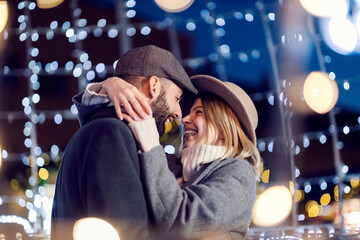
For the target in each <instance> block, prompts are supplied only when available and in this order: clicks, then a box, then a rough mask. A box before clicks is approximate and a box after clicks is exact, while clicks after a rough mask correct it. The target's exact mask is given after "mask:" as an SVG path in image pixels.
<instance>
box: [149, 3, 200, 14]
mask: <svg viewBox="0 0 360 240" xmlns="http://www.w3.org/2000/svg"><path fill="white" fill-rule="evenodd" d="M154 1H155V3H156V4H157V5H158V6H159V7H160V8H161V9H163V10H164V11H166V12H174V13H176V12H182V11H185V10H186V9H188V8H189V7H190V6H191V4H193V2H194V0H154Z"/></svg>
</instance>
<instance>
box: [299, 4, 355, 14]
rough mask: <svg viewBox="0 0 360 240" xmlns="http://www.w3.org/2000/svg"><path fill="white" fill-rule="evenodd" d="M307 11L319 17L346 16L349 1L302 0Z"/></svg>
mask: <svg viewBox="0 0 360 240" xmlns="http://www.w3.org/2000/svg"><path fill="white" fill-rule="evenodd" d="M300 3H301V5H302V6H303V7H304V8H305V10H306V11H308V12H309V13H311V14H312V15H314V16H317V17H334V16H340V17H344V16H346V14H347V12H348V9H349V2H348V1H347V0H300Z"/></svg>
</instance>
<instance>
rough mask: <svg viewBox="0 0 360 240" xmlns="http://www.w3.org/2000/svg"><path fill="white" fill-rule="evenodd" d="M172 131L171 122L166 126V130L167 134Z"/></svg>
mask: <svg viewBox="0 0 360 240" xmlns="http://www.w3.org/2000/svg"><path fill="white" fill-rule="evenodd" d="M171 129H172V123H171V122H169V123H168V124H167V125H166V128H165V133H168V132H170V131H171Z"/></svg>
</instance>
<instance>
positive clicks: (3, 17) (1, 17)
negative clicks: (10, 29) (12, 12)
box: [0, 1, 9, 32]
mask: <svg viewBox="0 0 360 240" xmlns="http://www.w3.org/2000/svg"><path fill="white" fill-rule="evenodd" d="M8 14H9V9H8V4H7V2H6V1H0V32H1V31H2V30H4V28H5V25H6V22H7V20H8V16H9V15H8Z"/></svg>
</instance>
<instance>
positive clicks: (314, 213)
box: [308, 204, 322, 217]
mask: <svg viewBox="0 0 360 240" xmlns="http://www.w3.org/2000/svg"><path fill="white" fill-rule="evenodd" d="M321 212H322V206H319V205H318V204H313V205H311V207H310V209H309V212H308V215H309V217H318V216H319V215H320V214H321Z"/></svg>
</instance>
